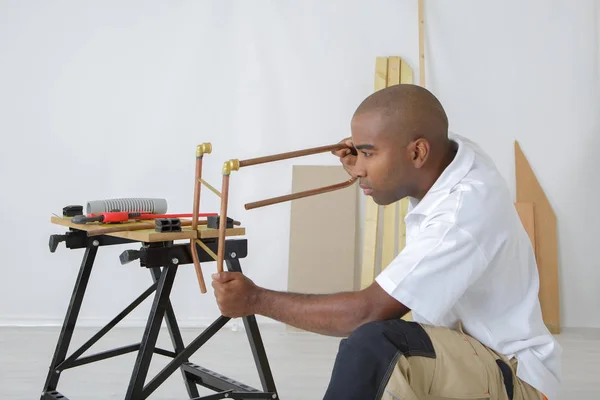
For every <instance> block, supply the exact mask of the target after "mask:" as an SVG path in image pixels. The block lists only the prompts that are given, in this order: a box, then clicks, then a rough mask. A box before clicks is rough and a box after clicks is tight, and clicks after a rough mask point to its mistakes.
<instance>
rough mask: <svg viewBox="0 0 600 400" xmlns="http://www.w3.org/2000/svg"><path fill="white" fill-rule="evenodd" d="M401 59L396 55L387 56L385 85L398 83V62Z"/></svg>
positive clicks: (399, 62)
mask: <svg viewBox="0 0 600 400" xmlns="http://www.w3.org/2000/svg"><path fill="white" fill-rule="evenodd" d="M401 62H402V61H401V59H400V57H398V56H392V57H388V72H387V82H386V87H390V86H394V85H398V84H399V83H400V64H401Z"/></svg>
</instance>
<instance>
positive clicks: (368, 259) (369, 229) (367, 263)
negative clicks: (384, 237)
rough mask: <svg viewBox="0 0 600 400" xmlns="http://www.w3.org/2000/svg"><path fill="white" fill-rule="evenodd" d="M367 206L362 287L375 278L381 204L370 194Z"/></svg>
mask: <svg viewBox="0 0 600 400" xmlns="http://www.w3.org/2000/svg"><path fill="white" fill-rule="evenodd" d="M365 201H366V207H365V227H364V236H363V249H362V253H363V254H362V265H361V275H360V288H361V289H364V288H366V287H368V286H370V285H371V284H372V283H373V281H374V280H375V263H376V262H377V245H378V241H377V231H378V225H379V206H378V205H377V204H376V203H375V202H374V201H373V199H372V198H371V197H370V196H368V197H367V198H366V199H365Z"/></svg>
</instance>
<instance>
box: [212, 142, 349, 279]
mask: <svg viewBox="0 0 600 400" xmlns="http://www.w3.org/2000/svg"><path fill="white" fill-rule="evenodd" d="M344 148H348V146H347V145H346V144H344V143H336V144H333V145H328V146H319V147H313V148H309V149H305V150H298V151H291V152H287V153H280V154H274V155H271V156H266V157H258V158H251V159H247V160H241V161H240V160H238V159H232V160H229V161H226V162H225V164H223V183H222V190H221V212H220V219H219V244H218V254H217V271H218V272H222V271H223V262H224V258H225V233H226V229H225V228H226V221H227V201H228V197H229V175H230V174H231V172H232V171H238V170H239V169H240V168H242V167H249V166H251V165H258V164H265V163H270V162H274V161H280V160H286V159H290V158H298V157H304V156H308V155H312V154H318V153H325V152H328V151H335V150H341V149H344ZM355 181H356V178H354V177H353V178H351V179H349V180H347V181H345V182H342V183H338V184H335V185H330V186H326V187H323V188H318V189H312V190H306V191H303V192H299V193H293V194H290V195H286V196H280V197H274V198H271V199H266V200H262V201H258V202H254V203H248V204H246V205H245V208H246V209H247V210H249V209H253V208H257V207H264V206H266V205H270V204H276V203H281V202H284V201H289V200H295V199H299V198H303V197H308V196H314V195H317V194H321V193H326V192H331V191H334V190H338V189H342V188H345V187H348V186H350V185H352V184H353V183H354V182H355Z"/></svg>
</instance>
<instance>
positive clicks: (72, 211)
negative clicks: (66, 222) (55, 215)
mask: <svg viewBox="0 0 600 400" xmlns="http://www.w3.org/2000/svg"><path fill="white" fill-rule="evenodd" d="M77 215H83V206H77V205H73V206H65V207H63V217H75V216H77Z"/></svg>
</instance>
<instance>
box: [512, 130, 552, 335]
mask: <svg viewBox="0 0 600 400" xmlns="http://www.w3.org/2000/svg"><path fill="white" fill-rule="evenodd" d="M515 172H516V184H517V202H519V203H521V202H526V203H533V205H534V206H533V211H534V219H535V228H534V230H535V239H534V242H535V249H536V259H537V263H538V270H539V276H540V293H539V299H540V303H541V306H542V314H543V316H544V322H545V323H546V326H547V327H548V329H549V330H550V331H551V332H552V333H560V302H559V291H558V246H557V243H558V240H557V231H556V215H555V213H554V210H553V209H552V206H551V205H550V202H549V201H548V198H547V197H546V194H545V193H544V190H543V189H542V187H541V185H540V183H539V182H538V180H537V178H536V176H535V173H534V172H533V169H532V168H531V165H530V164H529V162H528V161H527V158H526V157H525V154H524V153H523V151H522V150H521V147H520V146H519V143H518V142H516V141H515Z"/></svg>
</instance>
